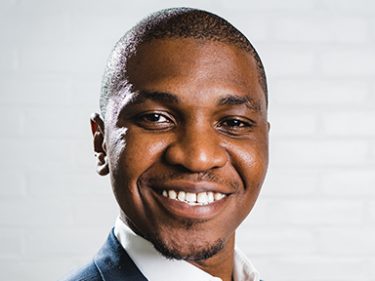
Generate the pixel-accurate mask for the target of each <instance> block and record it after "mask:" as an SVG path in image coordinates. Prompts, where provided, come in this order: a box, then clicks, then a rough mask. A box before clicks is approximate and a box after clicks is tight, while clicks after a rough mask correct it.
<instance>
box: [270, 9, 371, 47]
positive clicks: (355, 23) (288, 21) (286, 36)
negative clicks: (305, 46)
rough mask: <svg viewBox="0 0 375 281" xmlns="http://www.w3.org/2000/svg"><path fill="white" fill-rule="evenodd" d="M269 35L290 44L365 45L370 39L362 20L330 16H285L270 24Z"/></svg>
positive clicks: (365, 23) (366, 26) (364, 21)
mask: <svg viewBox="0 0 375 281" xmlns="http://www.w3.org/2000/svg"><path fill="white" fill-rule="evenodd" d="M271 34H272V35H273V37H274V38H275V39H276V40H279V41H282V42H292V43H301V42H306V43H312V44H317V43H323V42H328V43H355V44H360V43H362V44H363V43H365V42H366V41H367V40H368V39H369V38H370V32H369V29H368V24H367V22H366V20H365V19H363V18H360V17H358V18H348V17H345V18H342V17H338V18H335V17H334V18H332V16H331V15H330V16H319V17H318V16H316V15H314V16H307V17H306V16H303V17H301V16H299V15H298V16H293V17H291V16H287V17H283V18H281V19H275V20H274V21H273V22H272V32H271Z"/></svg>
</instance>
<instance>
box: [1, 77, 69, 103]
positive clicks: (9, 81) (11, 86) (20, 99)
mask: <svg viewBox="0 0 375 281" xmlns="http://www.w3.org/2000/svg"><path fill="white" fill-rule="evenodd" d="M70 80H71V79H70V77H69V75H57V74H51V73H45V74H35V73H19V72H18V73H17V75H15V74H9V73H7V74H6V75H4V76H3V79H2V83H1V84H0V90H1V95H0V103H3V104H16V105H17V107H20V108H22V106H25V105H30V104H33V105H49V106H50V105H68V104H70V103H71V100H72V98H71V82H70ZM20 81H22V83H20Z"/></svg>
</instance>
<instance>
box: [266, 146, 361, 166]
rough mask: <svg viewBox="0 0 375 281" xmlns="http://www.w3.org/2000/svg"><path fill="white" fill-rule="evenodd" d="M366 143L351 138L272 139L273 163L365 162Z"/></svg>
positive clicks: (328, 164) (345, 163) (318, 164)
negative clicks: (313, 139)
mask: <svg viewBox="0 0 375 281" xmlns="http://www.w3.org/2000/svg"><path fill="white" fill-rule="evenodd" d="M367 154H368V144H367V143H366V142H365V141H351V140H315V141H312V140H298V141H296V140H293V141H290V140H277V141H276V140H274V141H273V142H272V143H271V162H273V165H274V166H276V167H278V166H281V167H283V166H285V165H288V166H289V167H325V166H332V165H333V166H336V167H351V166H353V165H360V164H362V163H365V161H366V157H367Z"/></svg>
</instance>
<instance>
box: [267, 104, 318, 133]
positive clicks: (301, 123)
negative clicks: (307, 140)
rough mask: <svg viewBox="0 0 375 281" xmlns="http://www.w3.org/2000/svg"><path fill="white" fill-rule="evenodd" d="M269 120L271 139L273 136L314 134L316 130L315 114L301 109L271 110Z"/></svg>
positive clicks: (316, 120) (316, 119) (316, 118)
mask: <svg viewBox="0 0 375 281" xmlns="http://www.w3.org/2000/svg"><path fill="white" fill-rule="evenodd" d="M269 122H270V123H271V130H270V138H271V139H272V138H273V137H274V136H276V137H278V136H281V137H283V136H309V135H314V134H315V133H316V132H317V130H318V116H317V114H316V113H315V112H313V111H310V112H309V111H308V110H303V109H295V110H287V111H284V110H281V111H276V110H271V112H270V113H269Z"/></svg>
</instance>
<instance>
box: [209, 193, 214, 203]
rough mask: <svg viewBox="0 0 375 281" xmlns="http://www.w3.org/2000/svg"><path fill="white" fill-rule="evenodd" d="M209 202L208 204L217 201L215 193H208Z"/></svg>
mask: <svg viewBox="0 0 375 281" xmlns="http://www.w3.org/2000/svg"><path fill="white" fill-rule="evenodd" d="M207 201H208V203H212V202H214V201H215V198H214V193H213V192H211V191H209V192H207Z"/></svg>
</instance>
